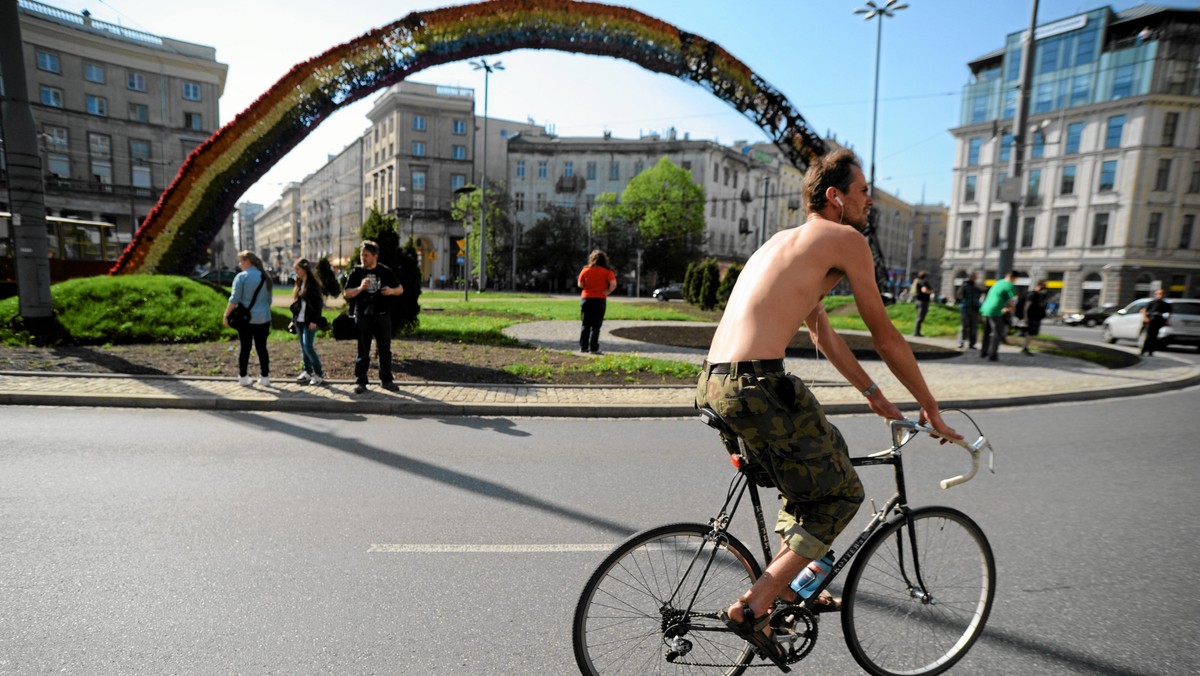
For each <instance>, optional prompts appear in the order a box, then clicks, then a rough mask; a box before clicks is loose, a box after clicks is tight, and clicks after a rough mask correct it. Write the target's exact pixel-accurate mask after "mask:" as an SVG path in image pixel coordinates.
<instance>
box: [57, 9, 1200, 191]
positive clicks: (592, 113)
mask: <svg viewBox="0 0 1200 676" xmlns="http://www.w3.org/2000/svg"><path fill="white" fill-rule="evenodd" d="M44 1H46V2H47V4H51V5H53V6H56V7H61V8H63V9H66V10H70V11H75V12H78V11H80V10H83V9H88V10H89V11H91V13H92V15H93V17H95V18H97V19H100V20H104V21H110V22H112V23H118V24H121V25H124V26H128V27H131V28H136V29H139V30H145V31H149V32H152V33H157V34H159V35H164V36H168V37H172V38H177V39H181V40H186V41H188V42H196V43H200V44H205V45H211V46H213V47H215V48H216V50H217V58H218V60H220V61H222V62H223V63H227V64H229V78H228V81H227V84H226V89H225V95H224V96H223V97H222V99H221V118H222V120H221V122H222V123H224V122H227V121H229V120H230V119H232V118H233V117H234V116H236V115H237V114H238V113H239V112H241V111H242V110H243V109H244V108H245V107H246V106H248V105H249V104H250V103H251V102H253V101H254V99H256V98H257V97H258V96H259V95H261V94H262V93H263V92H264V91H266V90H267V89H268V88H269V87H270V86H271V85H272V84H273V83H274V82H275V81H277V80H278V79H279V78H280V77H281V76H282V75H283V74H285V73H286V72H287V71H288V70H289V69H290V68H291V67H292V66H294V65H295V64H296V63H299V62H301V61H304V60H306V59H308V58H311V57H313V56H316V55H317V54H320V53H321V52H324V51H325V50H327V49H329V48H330V47H333V46H335V45H338V44H341V43H343V42H345V41H347V40H350V39H352V38H354V37H357V36H359V35H361V34H363V33H365V32H367V31H368V30H370V29H372V28H375V27H377V26H382V25H385V24H387V23H390V22H392V21H394V20H396V19H399V18H401V17H403V16H404V15H406V14H408V13H409V12H411V11H416V10H423V9H432V8H435V7H439V6H442V5H445V4H461V3H432V2H416V1H413V0H390V1H385V0H343V1H342V2H340V3H329V2H319V1H317V0H289V1H287V2H283V1H281V0H255V2H245V1H244V0H239V1H234V0H206V2H203V3H192V4H187V5H185V6H186V7H187V8H188V9H187V10H185V11H181V10H180V7H181V5H177V4H175V3H164V2H162V0H99V1H98V0H57V1H56V0H44ZM864 1H865V0H856V1H849V0H736V1H735V0H627V1H626V2H621V3H616V4H623V5H625V6H629V7H633V8H634V9H637V10H639V11H642V12H645V13H647V14H650V15H651V16H655V17H658V18H660V19H662V20H664V21H667V22H670V23H673V24H675V25H676V26H679V27H680V28H682V29H684V30H687V31H689V32H692V33H696V34H699V35H702V36H704V37H706V38H708V39H710V40H713V41H715V42H717V43H719V44H721V46H723V47H724V48H725V49H726V50H727V51H729V52H730V53H731V54H733V55H734V56H735V57H737V58H739V59H740V60H742V61H743V62H744V63H746V64H747V65H748V66H749V67H750V68H751V69H752V70H754V71H755V72H757V73H758V74H759V75H760V76H762V77H763V78H764V79H766V81H767V82H770V83H771V84H772V85H773V86H774V87H775V88H776V89H779V90H780V91H782V92H783V93H784V95H786V96H787V97H788V99H789V100H790V101H791V102H792V104H793V105H794V106H795V107H796V108H797V109H798V110H799V111H800V113H801V114H802V115H804V117H805V118H806V119H807V120H808V121H809V123H810V124H811V125H812V127H813V128H814V130H815V131H817V133H819V134H822V135H824V134H826V133H832V134H833V135H835V136H836V137H837V139H838V140H839V141H841V142H842V143H845V144H847V145H850V146H851V147H853V148H854V149H855V150H856V151H857V152H858V153H859V154H860V155H861V156H862V158H863V162H864V165H866V164H867V163H869V161H870V148H871V103H872V94H873V87H874V73H875V37H876V23H875V22H876V21H877V20H872V21H869V22H868V21H865V20H863V18H862V17H861V15H856V14H854V13H853V11H854V9H855V8H858V7H861V6H863V4H864ZM907 1H908V5H909V7H908V8H907V9H904V10H902V11H900V12H898V13H897V14H896V16H895V17H894V18H891V19H885V20H884V26H883V46H882V50H881V54H882V66H881V69H880V88H879V120H878V137H877V147H876V158H875V159H876V173H877V179H876V181H877V183H878V185H880V186H881V187H883V188H884V189H886V190H889V191H891V192H893V193H899V194H900V196H901V197H903V198H905V199H906V200H909V201H912V202H917V201H920V200H921V197H922V195H924V197H925V201H927V202H931V203H936V202H942V203H946V202H948V201H949V198H950V180H951V164H952V161H953V153H954V142H953V138H952V136H951V135H950V133H949V129H951V128H953V127H955V126H957V125H958V121H959V113H960V102H961V92H962V88H963V85H965V84H966V83H967V82H968V81H969V79H970V71H969V70H968V68H967V65H966V64H967V62H968V61H970V60H972V59H974V58H976V57H979V56H982V55H983V54H986V53H988V52H990V51H992V50H994V49H998V48H1000V47H1002V46H1003V45H1004V40H1005V36H1006V35H1007V34H1008V33H1011V32H1013V31H1017V30H1022V29H1024V28H1025V27H1026V26H1027V25H1028V23H1029V13H1030V10H1031V7H1032V3H1031V2H1030V1H1029V0H907ZM880 4H882V3H880ZM1102 4H1103V3H1099V2H1081V1H1079V0H1042V1H1041V2H1040V6H1039V12H1038V18H1039V23H1048V22H1050V21H1054V20H1057V19H1062V18H1065V17H1068V16H1072V15H1074V14H1078V13H1080V12H1083V11H1087V10H1090V9H1094V8H1096V7H1099V6H1102ZM1137 4H1141V3H1139V2H1130V1H1114V2H1111V3H1109V5H1110V6H1111V7H1113V8H1114V9H1116V10H1122V9H1126V8H1128V7H1132V6H1134V5H1137ZM1161 4H1167V5H1171V6H1176V7H1192V8H1195V7H1198V6H1200V2H1196V1H1194V0H1175V1H1173V2H1164V3H1161ZM331 7H333V8H335V9H333V10H331ZM201 10H202V11H201ZM493 58H494V59H495V60H499V61H501V62H503V64H504V65H505V67H506V70H505V71H503V72H500V73H496V74H493V75H492V78H491V87H490V90H491V91H490V96H489V113H490V114H491V115H492V116H493V117H500V118H507V119H514V120H525V119H527V118H530V117H532V118H533V119H535V120H536V121H537V122H538V123H542V124H552V125H554V127H555V129H556V131H557V133H558V134H560V135H562V136H595V135H599V134H601V133H602V132H603V131H605V130H608V131H611V132H613V134H614V135H615V136H618V137H630V138H635V137H637V136H638V135H639V133H641V132H648V131H651V130H658V131H662V130H666V129H667V128H668V127H675V128H676V129H677V130H679V132H680V134H682V133H683V132H688V133H690V134H691V136H692V138H708V139H718V140H720V141H721V142H722V143H731V142H733V141H735V140H743V139H744V140H755V141H757V140H764V138H765V137H764V135H763V134H762V132H761V131H760V130H758V129H757V127H755V126H754V125H753V124H751V123H750V122H749V121H747V120H745V119H744V118H743V117H742V116H741V115H740V114H739V113H737V112H736V111H735V110H733V109H732V108H731V107H729V106H728V105H727V104H726V103H724V102H722V101H719V100H717V99H716V98H714V97H712V96H711V95H710V94H708V93H707V92H705V91H704V90H702V89H700V88H699V87H697V86H695V85H691V84H688V83H685V82H682V81H680V80H676V79H674V78H671V77H668V76H665V75H659V74H656V73H650V72H648V71H645V70H642V69H641V68H640V67H638V66H635V65H632V64H630V63H627V62H624V61H618V60H615V59H607V58H600V57H590V56H577V55H570V54H565V53H561V52H547V51H533V50H524V51H518V52H510V53H506V54H501V55H497V56H496V57H492V58H489V60H493ZM414 79H416V80H418V81H422V82H436V83H439V84H453V85H459V86H465V87H474V88H475V89H476V90H477V97H478V99H479V106H480V107H479V112H480V113H481V114H482V99H483V75H482V73H480V72H476V71H473V70H472V69H471V67H470V66H469V65H467V64H466V63H456V64H447V65H444V66H439V67H437V68H432V69H429V70H426V71H423V72H422V73H419V74H418V75H417V76H416V77H415V78H414ZM372 98H373V97H368V100H367V101H364V102H359V103H357V104H355V105H354V106H351V107H348V108H346V109H344V110H342V111H339V112H338V113H337V114H336V115H334V116H333V117H332V118H330V119H329V120H328V121H326V122H325V123H324V124H322V126H321V127H319V128H318V129H317V130H316V131H314V132H313V133H312V134H311V135H310V136H309V137H308V139H307V140H306V141H305V142H304V143H302V144H301V145H300V146H298V147H297V148H296V149H294V150H293V151H292V152H291V153H290V154H289V155H288V156H287V157H286V158H285V159H284V160H282V161H281V162H280V163H279V164H277V165H276V166H275V168H274V169H273V170H272V171H271V172H269V173H268V174H267V175H266V176H265V177H264V178H263V180H262V181H260V182H259V183H258V184H257V185H255V186H253V187H252V188H251V189H250V190H249V191H248V192H247V194H246V195H245V197H244V198H243V199H247V200H252V201H257V202H261V203H264V204H266V203H269V202H271V201H272V200H274V199H276V198H277V197H278V195H279V191H280V188H281V186H282V185H283V184H285V183H287V182H289V181H299V180H300V179H302V178H303V177H304V176H305V175H306V174H308V173H311V172H312V171H314V170H316V169H318V168H319V167H320V166H321V165H322V164H323V163H324V162H325V160H326V157H327V155H328V154H331V153H336V152H338V151H340V150H341V149H342V148H343V147H344V146H345V145H347V144H348V143H350V142H351V141H352V140H354V138H356V136H357V135H358V134H360V133H361V131H362V130H363V129H364V128H365V127H366V118H365V115H366V111H367V110H368V109H369V107H370V103H369V101H370V100H371V99H372Z"/></svg>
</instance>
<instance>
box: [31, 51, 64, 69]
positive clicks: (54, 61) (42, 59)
mask: <svg viewBox="0 0 1200 676" xmlns="http://www.w3.org/2000/svg"><path fill="white" fill-rule="evenodd" d="M37 64H38V65H37V67H38V70H44V71H46V72H47V73H62V67H61V65H60V64H59V63H58V54H53V53H51V52H43V51H41V50H38V53H37Z"/></svg>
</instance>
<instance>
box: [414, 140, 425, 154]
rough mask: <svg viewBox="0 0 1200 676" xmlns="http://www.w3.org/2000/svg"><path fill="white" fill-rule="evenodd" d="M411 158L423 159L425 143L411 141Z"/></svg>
mask: <svg viewBox="0 0 1200 676" xmlns="http://www.w3.org/2000/svg"><path fill="white" fill-rule="evenodd" d="M412 149H413V151H412V154H413V157H425V143H424V142H422V141H413V145H412Z"/></svg>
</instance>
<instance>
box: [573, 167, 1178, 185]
mask: <svg viewBox="0 0 1200 676" xmlns="http://www.w3.org/2000/svg"><path fill="white" fill-rule="evenodd" d="M1197 164H1198V165H1200V163H1197ZM587 180H589V181H594V180H596V163H595V162H588V163H587Z"/></svg>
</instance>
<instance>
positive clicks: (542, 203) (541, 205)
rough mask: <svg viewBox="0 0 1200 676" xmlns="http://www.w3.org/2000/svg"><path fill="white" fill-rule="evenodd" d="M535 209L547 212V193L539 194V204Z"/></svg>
mask: <svg viewBox="0 0 1200 676" xmlns="http://www.w3.org/2000/svg"><path fill="white" fill-rule="evenodd" d="M535 209H536V210H537V211H545V210H546V193H544V192H539V193H538V194H537V204H536V206H535Z"/></svg>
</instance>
